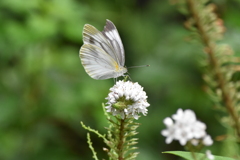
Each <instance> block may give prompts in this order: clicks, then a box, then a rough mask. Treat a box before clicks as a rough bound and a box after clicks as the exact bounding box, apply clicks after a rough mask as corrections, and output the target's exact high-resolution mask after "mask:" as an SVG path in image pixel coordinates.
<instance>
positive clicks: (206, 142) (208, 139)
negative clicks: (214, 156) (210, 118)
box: [202, 135, 213, 146]
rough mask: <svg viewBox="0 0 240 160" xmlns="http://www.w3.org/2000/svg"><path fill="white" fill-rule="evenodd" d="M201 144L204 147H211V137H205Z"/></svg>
mask: <svg viewBox="0 0 240 160" xmlns="http://www.w3.org/2000/svg"><path fill="white" fill-rule="evenodd" d="M202 142H203V144H204V145H205V146H211V145H212V144H213V140H212V138H211V136H209V135H206V136H205V137H204V138H203V141H202Z"/></svg>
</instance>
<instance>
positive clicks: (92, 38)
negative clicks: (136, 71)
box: [79, 20, 127, 80]
mask: <svg viewBox="0 0 240 160" xmlns="http://www.w3.org/2000/svg"><path fill="white" fill-rule="evenodd" d="M83 42H84V44H83V46H82V47H81V49H80V51H79V57H80V59H81V62H82V65H83V67H84V69H85V71H86V72H87V73H88V75H89V76H90V77H92V78H93V79H99V80H101V79H109V78H117V77H120V76H123V75H124V73H126V72H127V69H126V68H125V67H124V64H125V53H124V48H123V44H122V41H121V38H120V36H119V34H118V31H117V29H116V27H115V25H114V24H113V23H112V22H111V21H109V20H107V22H106V25H105V27H104V30H103V31H102V32H100V31H98V30H97V29H96V28H95V27H93V26H92V25H89V24H86V25H84V28H83Z"/></svg>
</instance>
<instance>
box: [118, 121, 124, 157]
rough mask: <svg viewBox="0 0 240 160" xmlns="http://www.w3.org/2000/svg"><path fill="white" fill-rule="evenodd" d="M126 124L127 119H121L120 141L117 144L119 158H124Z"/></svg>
mask: <svg viewBox="0 0 240 160" xmlns="http://www.w3.org/2000/svg"><path fill="white" fill-rule="evenodd" d="M124 124H125V119H120V128H119V143H118V146H117V149H118V160H124V151H123V146H124V142H125V137H124Z"/></svg>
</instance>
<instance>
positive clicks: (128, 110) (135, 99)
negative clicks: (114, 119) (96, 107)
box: [106, 81, 150, 119]
mask: <svg viewBox="0 0 240 160" xmlns="http://www.w3.org/2000/svg"><path fill="white" fill-rule="evenodd" d="M106 99H107V100H108V102H107V103H106V104H107V106H106V111H107V112H111V113H112V115H114V116H115V115H120V116H121V118H122V119H124V118H132V117H133V118H135V119H138V118H139V113H142V114H143V115H144V116H146V114H147V111H148V110H147V107H149V106H150V105H149V103H148V102H147V96H146V92H144V91H143V87H141V86H140V85H139V84H138V83H133V82H130V81H127V82H124V81H118V82H117V83H116V84H115V85H114V86H113V87H112V88H110V93H109V94H108V97H107V98H106Z"/></svg>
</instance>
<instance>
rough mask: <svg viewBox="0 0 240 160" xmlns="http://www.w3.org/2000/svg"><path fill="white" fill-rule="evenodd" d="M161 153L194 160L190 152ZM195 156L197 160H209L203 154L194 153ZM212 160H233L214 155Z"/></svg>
mask: <svg viewBox="0 0 240 160" xmlns="http://www.w3.org/2000/svg"><path fill="white" fill-rule="evenodd" d="M163 153H169V154H174V155H176V156H179V157H182V158H185V159H187V160H195V159H194V158H193V157H192V154H191V152H183V151H167V152H163ZM194 154H195V156H196V159H197V160H209V159H208V158H206V155H205V154H203V153H194ZM214 160H235V159H233V158H228V157H222V156H215V155H214Z"/></svg>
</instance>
